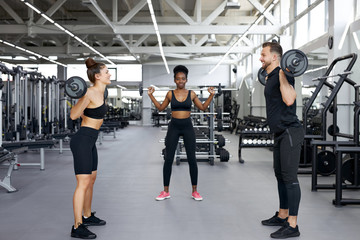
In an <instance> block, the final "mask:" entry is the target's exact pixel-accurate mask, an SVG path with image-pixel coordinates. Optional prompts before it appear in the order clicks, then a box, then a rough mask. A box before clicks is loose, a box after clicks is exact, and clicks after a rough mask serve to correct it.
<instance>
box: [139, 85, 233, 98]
mask: <svg viewBox="0 0 360 240" xmlns="http://www.w3.org/2000/svg"><path fill="white" fill-rule="evenodd" d="M150 87H153V86H150ZM150 87H146V88H144V87H143V86H140V87H139V94H140V96H142V95H143V92H144V91H147V89H148V88H150ZM209 87H213V88H217V90H218V92H217V95H218V96H221V94H222V91H236V90H237V89H236V88H223V87H222V86H221V83H219V85H214V86H199V88H193V89H188V90H193V91H200V90H203V91H205V90H207V89H208V88H209ZM170 90H174V89H170V88H162V89H161V90H159V91H170Z"/></svg>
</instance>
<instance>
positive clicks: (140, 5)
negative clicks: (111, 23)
mask: <svg viewBox="0 0 360 240" xmlns="http://www.w3.org/2000/svg"><path fill="white" fill-rule="evenodd" d="M146 4H147V1H146V0H141V1H140V2H139V3H138V4H136V6H135V7H134V8H133V9H131V10H130V11H129V12H128V13H127V14H126V15H125V16H124V17H123V18H122V19H121V20H120V21H119V24H120V25H125V24H126V23H128V22H129V21H130V20H131V19H132V18H133V17H134V16H135V15H136V14H137V13H138V12H139V11H140V10H141V9H143V7H144V6H145V5H146ZM147 19H148V21H149V18H147Z"/></svg>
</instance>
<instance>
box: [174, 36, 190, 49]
mask: <svg viewBox="0 0 360 240" xmlns="http://www.w3.org/2000/svg"><path fill="white" fill-rule="evenodd" d="M175 36H176V37H177V38H178V39H179V40H180V41H181V42H182V43H183V44H184V45H185V46H188V47H190V46H191V43H189V42H188V41H187V40H186V39H185V38H184V37H183V36H182V35H179V34H176V35H175Z"/></svg>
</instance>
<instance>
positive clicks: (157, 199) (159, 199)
mask: <svg viewBox="0 0 360 240" xmlns="http://www.w3.org/2000/svg"><path fill="white" fill-rule="evenodd" d="M169 198H170V196H168V197H164V198H155V200H156V201H163V200H165V199H169Z"/></svg>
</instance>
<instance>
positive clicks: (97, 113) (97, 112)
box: [84, 102, 108, 119]
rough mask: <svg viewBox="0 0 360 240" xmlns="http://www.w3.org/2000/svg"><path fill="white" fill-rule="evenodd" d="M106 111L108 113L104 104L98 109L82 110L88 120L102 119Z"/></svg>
mask: <svg viewBox="0 0 360 240" xmlns="http://www.w3.org/2000/svg"><path fill="white" fill-rule="evenodd" d="M107 111H108V107H107V105H105V102H104V103H103V105H101V106H100V107H97V108H86V109H85V110H84V115H85V116H87V117H89V118H94V119H103V118H104V116H105V114H106V113H107Z"/></svg>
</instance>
